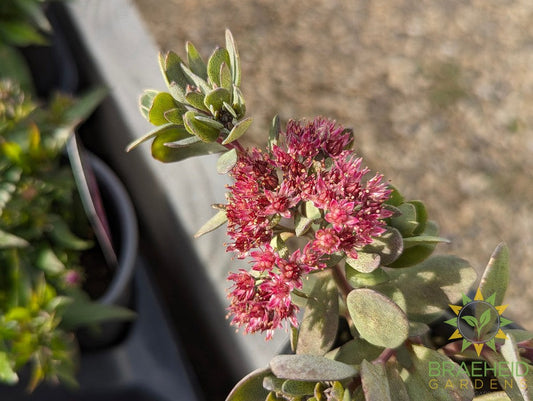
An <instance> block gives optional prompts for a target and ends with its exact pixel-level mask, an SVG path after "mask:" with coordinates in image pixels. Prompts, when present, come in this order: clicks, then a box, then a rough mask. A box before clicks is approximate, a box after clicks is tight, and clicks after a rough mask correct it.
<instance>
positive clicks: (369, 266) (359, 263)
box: [346, 252, 381, 273]
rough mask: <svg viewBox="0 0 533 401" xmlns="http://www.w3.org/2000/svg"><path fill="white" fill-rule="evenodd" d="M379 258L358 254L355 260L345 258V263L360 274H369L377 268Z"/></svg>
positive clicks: (367, 254) (374, 255) (362, 253)
mask: <svg viewBox="0 0 533 401" xmlns="http://www.w3.org/2000/svg"><path fill="white" fill-rule="evenodd" d="M380 261H381V258H380V256H379V255H377V254H374V253H366V252H359V253H358V254H357V259H352V258H350V257H347V258H346V263H347V265H348V266H349V267H351V268H352V269H355V270H357V271H358V272H360V273H371V272H373V271H374V270H376V269H377V268H378V267H379V264H380Z"/></svg>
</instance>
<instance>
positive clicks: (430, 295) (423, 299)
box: [388, 255, 477, 323]
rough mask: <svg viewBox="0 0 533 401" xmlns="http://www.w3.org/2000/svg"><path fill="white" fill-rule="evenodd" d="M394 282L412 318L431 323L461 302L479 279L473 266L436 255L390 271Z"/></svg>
mask: <svg viewBox="0 0 533 401" xmlns="http://www.w3.org/2000/svg"><path fill="white" fill-rule="evenodd" d="M388 274H389V276H390V277H391V282H392V283H393V284H394V285H396V286H397V287H398V288H399V289H400V290H401V291H402V292H403V293H404V294H406V295H408V296H406V301H407V311H408V314H409V318H410V319H412V320H416V321H417V322H422V323H431V322H432V321H433V320H435V319H436V318H438V317H439V316H441V314H442V313H443V311H444V310H446V309H447V308H448V305H449V304H454V303H455V302H457V300H459V299H461V296H462V294H465V293H467V292H468V290H469V289H470V286H471V285H472V284H473V283H474V282H475V280H476V276H477V274H476V272H475V270H474V269H473V268H472V267H471V266H470V264H469V263H468V262H467V261H465V260H463V259H460V258H458V257H456V256H444V255H439V256H434V257H432V258H429V259H426V260H425V261H424V262H422V263H420V264H418V265H416V266H412V267H409V268H405V269H391V270H389V271H388Z"/></svg>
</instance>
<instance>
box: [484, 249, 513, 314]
mask: <svg viewBox="0 0 533 401" xmlns="http://www.w3.org/2000/svg"><path fill="white" fill-rule="evenodd" d="M508 285H509V249H508V248H507V245H505V244H504V243H501V244H499V245H498V246H497V247H496V249H495V250H494V252H493V253H492V256H491V257H490V260H489V263H488V264H487V267H486V268H485V271H484V272H483V276H482V277H481V282H480V284H479V289H480V291H481V293H482V294H483V296H484V297H485V298H487V297H490V296H491V295H492V294H496V296H495V298H494V302H495V303H494V305H503V300H504V298H505V292H506V291H507V286H508Z"/></svg>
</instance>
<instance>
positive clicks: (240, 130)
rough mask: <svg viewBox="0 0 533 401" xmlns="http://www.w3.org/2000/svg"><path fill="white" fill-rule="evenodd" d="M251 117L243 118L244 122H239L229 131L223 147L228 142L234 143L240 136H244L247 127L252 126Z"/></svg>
mask: <svg viewBox="0 0 533 401" xmlns="http://www.w3.org/2000/svg"><path fill="white" fill-rule="evenodd" d="M252 121H253V119H252V117H248V118H245V119H244V120H241V121H239V122H238V123H237V124H236V125H235V126H234V127H233V128H232V130H231V132H230V133H229V135H228V136H227V137H226V139H224V141H223V142H222V144H223V145H226V144H228V143H230V142H233V141H236V140H237V139H239V138H240V137H241V136H243V135H244V133H245V132H246V130H247V129H248V127H250V125H251V124H252Z"/></svg>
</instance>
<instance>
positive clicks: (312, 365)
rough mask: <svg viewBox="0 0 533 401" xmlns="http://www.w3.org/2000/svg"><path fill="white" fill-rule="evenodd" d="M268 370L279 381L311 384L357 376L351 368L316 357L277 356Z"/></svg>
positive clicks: (355, 371)
mask: <svg viewBox="0 0 533 401" xmlns="http://www.w3.org/2000/svg"><path fill="white" fill-rule="evenodd" d="M270 369H272V373H274V374H275V375H276V377H279V378H281V379H291V380H300V381H311V382H317V381H334V380H345V379H349V378H351V377H354V376H355V375H357V370H356V369H355V368H353V367H352V366H350V365H346V364H344V363H342V362H337V361H333V360H331V359H328V358H325V357H322V356H318V355H277V356H275V357H274V358H273V359H272V361H270Z"/></svg>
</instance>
